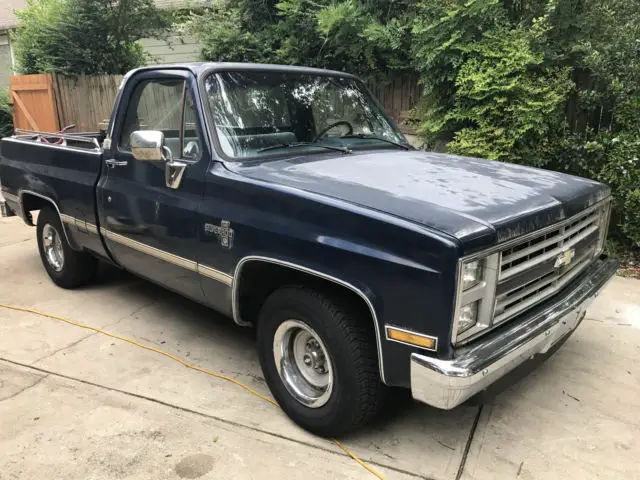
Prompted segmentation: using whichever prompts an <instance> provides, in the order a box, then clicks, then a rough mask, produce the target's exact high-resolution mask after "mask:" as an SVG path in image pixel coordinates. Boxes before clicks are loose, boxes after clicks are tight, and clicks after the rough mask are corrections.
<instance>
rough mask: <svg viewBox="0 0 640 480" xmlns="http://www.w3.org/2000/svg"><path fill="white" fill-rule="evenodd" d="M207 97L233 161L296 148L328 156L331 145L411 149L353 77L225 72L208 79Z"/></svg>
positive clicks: (220, 138) (222, 141)
mask: <svg viewBox="0 0 640 480" xmlns="http://www.w3.org/2000/svg"><path fill="white" fill-rule="evenodd" d="M205 95H206V97H207V98H206V101H207V103H208V105H209V109H210V112H211V116H212V118H213V121H214V124H215V131H216V134H217V136H218V140H219V144H220V148H221V149H222V151H223V153H224V154H225V156H227V157H230V158H238V159H243V158H247V157H258V158H259V157H263V156H273V155H274V154H275V155H278V154H290V153H291V151H290V148H291V147H296V148H297V149H296V152H297V153H298V152H299V151H300V150H303V151H304V150H308V151H309V152H314V153H315V152H316V151H317V152H326V151H327V147H328V146H330V147H341V148H342V149H343V150H344V151H347V149H353V148H371V147H376V148H380V147H385V148H386V147H390V148H398V147H401V148H407V147H406V140H405V138H404V136H403V135H402V134H401V133H400V132H399V131H398V130H397V128H396V127H395V126H394V125H393V123H392V122H391V121H389V119H388V117H387V116H386V115H385V114H384V112H383V111H382V109H381V108H380V107H379V106H378V105H377V104H376V102H375V101H374V100H373V99H372V98H371V96H370V95H369V94H368V93H367V91H366V89H365V88H364V87H363V86H362V84H361V82H360V81H358V80H355V79H353V78H348V77H337V76H323V75H309V74H300V73H282V72H219V73H215V74H212V75H210V76H209V77H208V78H207V79H206V81H205ZM398 143H399V144H401V145H394V144H398ZM323 146H324V147H323ZM280 147H282V149H281V150H280ZM285 147H288V148H285ZM298 149H299V150H298Z"/></svg>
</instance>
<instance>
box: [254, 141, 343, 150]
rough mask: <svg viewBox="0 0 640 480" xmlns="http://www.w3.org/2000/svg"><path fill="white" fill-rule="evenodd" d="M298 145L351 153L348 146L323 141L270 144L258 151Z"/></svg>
mask: <svg viewBox="0 0 640 480" xmlns="http://www.w3.org/2000/svg"><path fill="white" fill-rule="evenodd" d="M297 147H321V148H326V149H327V150H335V151H336V152H342V153H351V150H350V149H349V148H346V147H334V146H333V145H324V144H322V143H313V142H294V143H278V144H276V145H270V146H268V147H264V148H261V149H260V150H258V152H257V153H261V152H266V151H268V150H277V149H279V148H297Z"/></svg>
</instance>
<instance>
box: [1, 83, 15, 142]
mask: <svg viewBox="0 0 640 480" xmlns="http://www.w3.org/2000/svg"><path fill="white" fill-rule="evenodd" d="M12 133H13V110H12V109H11V104H10V103H9V90H7V89H6V88H0V138H2V137H8V136H9V135H11V134H12Z"/></svg>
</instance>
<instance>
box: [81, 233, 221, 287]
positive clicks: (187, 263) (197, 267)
mask: <svg viewBox="0 0 640 480" xmlns="http://www.w3.org/2000/svg"><path fill="white" fill-rule="evenodd" d="M94 229H95V232H96V233H97V231H98V229H97V228H96V226H95V225H92V224H90V223H87V231H90V232H91V233H93V230H94ZM100 233H101V234H102V235H103V236H104V237H105V238H106V239H107V240H112V241H114V242H116V243H119V244H120V245H124V246H125V247H129V248H131V249H133V250H136V251H138V252H142V253H144V254H147V255H150V256H152V257H154V258H157V259H160V260H163V261H165V262H167V263H171V264H172V265H177V266H178V267H182V268H185V269H187V270H189V271H191V272H196V273H198V274H200V275H202V276H204V277H207V278H211V279H213V280H216V281H218V282H220V283H222V284H224V285H226V286H227V287H231V286H232V285H233V277H232V276H231V275H229V274H226V273H224V272H221V271H220V270H216V269H215V268H211V267H209V266H207V265H202V264H199V263H198V262H196V261H195V260H189V259H188V258H184V257H180V256H178V255H174V254H173V253H169V252H165V251H164V250H160V249H159V248H155V247H152V246H150V245H147V244H145V243H141V242H138V241H137V240H133V239H131V238H129V237H125V236H123V235H120V234H118V233H115V232H112V231H111V230H107V229H106V228H100Z"/></svg>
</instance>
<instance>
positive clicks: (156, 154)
mask: <svg viewBox="0 0 640 480" xmlns="http://www.w3.org/2000/svg"><path fill="white" fill-rule="evenodd" d="M130 144H131V153H132V154H133V158H135V159H136V160H141V161H145V162H165V161H167V160H172V159H170V158H167V157H166V156H165V152H166V151H167V150H169V149H168V148H166V147H165V144H164V133H162V132H160V131H156V130H136V131H135V132H133V133H132V134H131V137H130Z"/></svg>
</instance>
